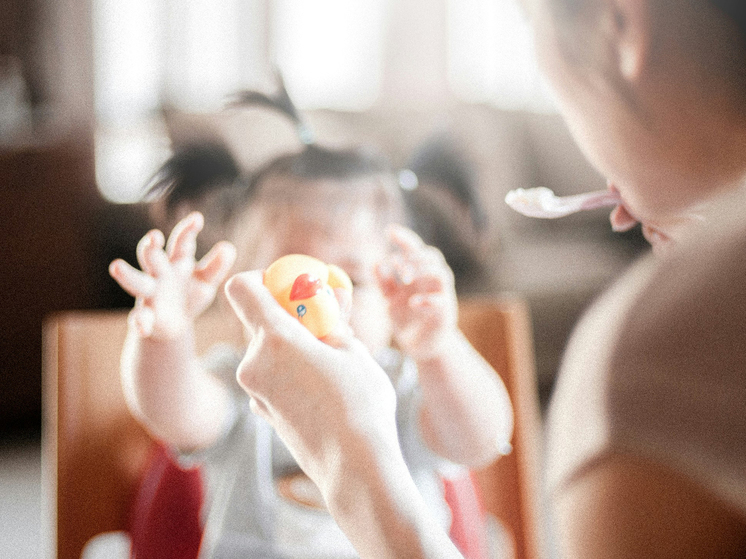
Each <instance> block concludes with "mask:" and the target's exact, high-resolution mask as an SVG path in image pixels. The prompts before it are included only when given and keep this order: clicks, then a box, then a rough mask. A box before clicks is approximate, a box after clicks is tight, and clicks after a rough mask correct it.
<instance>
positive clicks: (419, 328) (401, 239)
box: [376, 225, 458, 360]
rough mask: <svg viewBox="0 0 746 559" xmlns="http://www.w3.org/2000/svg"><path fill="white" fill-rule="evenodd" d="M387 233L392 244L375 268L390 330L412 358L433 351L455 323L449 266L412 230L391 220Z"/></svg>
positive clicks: (430, 354)
mask: <svg viewBox="0 0 746 559" xmlns="http://www.w3.org/2000/svg"><path fill="white" fill-rule="evenodd" d="M389 239H390V242H391V244H392V247H393V250H392V251H391V252H390V254H389V255H388V256H387V257H386V259H385V260H384V261H383V262H381V263H380V264H379V265H378V267H377V270H376V272H377V277H378V282H379V285H380V286H381V289H382V290H383V293H384V295H385V296H386V298H387V299H388V301H389V310H390V314H391V319H392V323H393V326H394V336H395V338H396V341H397V343H398V344H399V346H400V347H401V349H402V351H404V352H405V353H407V354H408V355H410V356H411V357H413V358H414V359H418V360H419V359H428V358H432V357H436V356H437V355H438V351H439V350H442V348H443V347H447V345H445V344H444V343H443V342H445V341H447V340H448V339H449V337H450V336H451V335H453V334H454V333H456V332H457V329H458V326H457V320H458V302H457V299H456V289H455V287H454V279H453V272H452V271H451V269H450V268H449V267H448V264H447V263H446V261H445V258H444V257H443V254H442V253H441V252H440V251H439V250H438V249H437V248H435V247H432V246H428V245H426V244H425V243H424V242H423V241H422V239H420V237H419V236H418V235H417V234H416V233H414V231H411V230H410V229H407V228H406V227H402V226H399V225H395V226H391V227H390V229H389Z"/></svg>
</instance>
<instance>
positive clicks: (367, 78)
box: [272, 0, 386, 110]
mask: <svg viewBox="0 0 746 559" xmlns="http://www.w3.org/2000/svg"><path fill="white" fill-rule="evenodd" d="M273 15H274V17H273V23H272V38H273V41H272V46H273V54H274V59H275V62H276V63H277V65H278V67H279V68H280V70H281V71H282V73H283V75H284V77H285V81H286V83H287V87H288V90H289V92H290V94H291V95H292V97H293V99H294V100H295V101H296V103H297V104H298V105H299V106H300V107H301V108H304V109H309V108H332V109H342V110H364V109H367V108H369V107H370V106H371V105H372V104H373V103H374V102H375V101H376V99H377V98H378V95H379V92H380V87H381V78H382V72H383V68H382V61H383V43H384V26H385V16H386V1H385V0H315V1H314V2H309V1H308V0H277V1H276V2H274V14H273Z"/></svg>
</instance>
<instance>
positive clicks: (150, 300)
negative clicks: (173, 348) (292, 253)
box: [109, 212, 236, 339]
mask: <svg viewBox="0 0 746 559" xmlns="http://www.w3.org/2000/svg"><path fill="white" fill-rule="evenodd" d="M202 227H204V218H203V217H202V214H201V213H199V212H193V213H191V214H189V215H188V216H187V217H185V218H184V219H182V220H181V221H180V222H179V223H177V224H176V226H175V227H174V229H173V231H172V232H171V235H170V236H169V238H168V243H166V241H165V238H164V236H163V233H161V232H160V231H158V230H157V229H154V230H152V231H150V232H148V233H147V234H146V235H145V236H144V237H143V238H142V239H141V240H140V242H139V243H138V245H137V261H138V262H139V264H140V267H141V268H142V271H140V270H137V269H136V268H133V267H132V266H130V265H129V264H128V263H127V262H125V261H124V260H121V259H117V260H114V261H113V262H112V263H111V264H110V265H109V273H110V274H111V276H112V277H113V278H114V279H115V280H116V281H117V283H119V285H120V286H122V288H123V289H124V290H125V291H126V292H127V293H129V294H130V295H132V296H133V297H135V307H134V308H133V309H132V312H131V313H130V321H131V324H133V325H134V326H135V327H136V328H137V329H138V331H139V333H140V335H141V336H143V337H153V338H157V339H174V338H176V337H177V336H179V335H181V334H183V333H184V332H185V331H186V329H187V328H189V327H190V326H191V325H192V323H193V321H194V319H195V318H196V317H197V316H198V315H199V314H200V313H202V311H204V310H205V309H206V308H207V307H208V306H209V305H210V303H212V301H213V300H214V299H215V294H216V293H217V289H218V287H219V286H220V284H221V283H222V281H223V279H225V277H226V276H227V274H228V272H229V271H230V269H231V267H232V266H233V263H234V262H235V260H236V249H235V247H234V246H233V245H232V244H231V243H229V242H225V241H224V242H220V243H217V244H216V245H215V246H214V247H212V249H211V250H210V251H209V252H208V253H207V254H206V255H205V256H204V257H203V258H202V259H201V260H200V261H199V262H196V261H195V251H196V248H197V235H198V234H199V232H200V231H201V230H202ZM164 245H165V248H164Z"/></svg>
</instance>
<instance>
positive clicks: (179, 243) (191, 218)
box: [166, 212, 205, 262]
mask: <svg viewBox="0 0 746 559" xmlns="http://www.w3.org/2000/svg"><path fill="white" fill-rule="evenodd" d="M204 226H205V218H204V217H203V216H202V214H201V213H200V212H192V213H190V214H189V215H188V216H186V217H185V218H184V219H182V220H181V221H180V222H179V223H177V224H176V226H175V227H174V229H173V231H171V234H170V235H169V237H168V244H167V245H166V254H168V258H169V260H170V261H171V262H174V261H176V260H180V259H182V258H194V253H195V252H196V251H197V235H198V234H199V232H200V231H202V228H203V227H204Z"/></svg>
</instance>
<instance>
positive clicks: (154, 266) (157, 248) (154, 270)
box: [137, 229, 168, 277]
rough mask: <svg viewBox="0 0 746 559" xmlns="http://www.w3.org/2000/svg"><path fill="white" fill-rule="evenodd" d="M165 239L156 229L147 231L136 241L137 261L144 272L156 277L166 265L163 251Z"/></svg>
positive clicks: (166, 261)
mask: <svg viewBox="0 0 746 559" xmlns="http://www.w3.org/2000/svg"><path fill="white" fill-rule="evenodd" d="M165 242H166V240H165V238H164V237H163V233H162V232H161V231H159V230H158V229H153V230H151V231H148V233H147V234H146V235H145V236H144V237H143V238H142V239H140V242H139V243H137V261H138V262H139V263H140V267H141V268H142V269H143V271H144V272H146V273H148V274H150V275H151V276H154V277H158V276H160V275H161V273H163V271H164V270H165V269H166V267H167V266H168V258H166V253H165V252H163V245H164V244H165Z"/></svg>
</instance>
